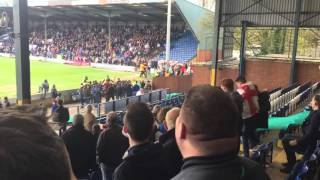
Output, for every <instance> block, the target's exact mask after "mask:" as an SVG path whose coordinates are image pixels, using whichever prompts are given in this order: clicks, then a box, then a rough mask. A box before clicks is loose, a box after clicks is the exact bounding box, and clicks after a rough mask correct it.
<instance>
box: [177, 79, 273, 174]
mask: <svg viewBox="0 0 320 180" xmlns="http://www.w3.org/2000/svg"><path fill="white" fill-rule="evenodd" d="M239 116H240V114H239V111H238V109H237V107H236V105H235V103H234V102H233V101H232V99H231V97H230V96H229V95H227V94H226V93H224V92H223V91H222V90H220V89H219V88H215V87H212V86H210V85H201V86H196V87H193V88H192V89H191V90H190V91H189V93H188V95H187V97H186V99H185V101H184V103H183V106H182V108H181V112H180V115H179V117H178V119H177V121H176V133H175V136H176V140H177V144H178V147H179V149H180V151H181V154H182V156H183V158H184V164H183V166H182V170H181V171H180V173H179V174H178V175H177V176H176V177H174V178H173V179H172V180H208V179H223V180H239V179H240V180H268V179H269V177H268V175H267V174H266V173H265V172H264V170H263V169H262V167H260V166H259V164H257V163H255V162H253V161H251V160H249V159H246V158H241V157H239V156H238V152H239V144H240V143H239V141H240V139H239V132H238V124H239Z"/></svg>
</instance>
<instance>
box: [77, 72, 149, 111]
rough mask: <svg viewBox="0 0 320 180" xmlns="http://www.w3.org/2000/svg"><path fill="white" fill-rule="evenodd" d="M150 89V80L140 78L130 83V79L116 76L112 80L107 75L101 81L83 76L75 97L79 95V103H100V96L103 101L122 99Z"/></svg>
mask: <svg viewBox="0 0 320 180" xmlns="http://www.w3.org/2000/svg"><path fill="white" fill-rule="evenodd" d="M151 90H152V85H151V81H149V80H147V81H144V80H141V81H135V82H134V83H132V82H131V81H130V80H121V79H120V78H118V79H117V80H115V81H113V80H111V79H110V78H109V77H107V78H106V79H105V80H103V81H100V82H98V81H89V80H88V77H85V79H84V81H83V82H82V83H81V87H80V89H79V92H78V93H77V94H75V95H74V96H75V97H79V98H80V101H81V105H82V106H84V105H85V104H97V103H101V101H102V98H105V101H106V102H108V101H110V100H116V99H122V98H126V97H130V96H139V95H143V94H144V93H148V92H150V91H151Z"/></svg>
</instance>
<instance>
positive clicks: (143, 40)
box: [0, 24, 184, 65]
mask: <svg viewBox="0 0 320 180" xmlns="http://www.w3.org/2000/svg"><path fill="white" fill-rule="evenodd" d="M107 29H108V28H107V27H106V26H103V25H94V26H87V25H80V24H78V25H65V24H63V25H62V24H61V25H58V24H50V25H48V28H47V39H45V32H44V28H43V26H42V25H41V26H40V25H39V26H37V27H33V28H31V29H30V35H29V44H30V45H29V49H30V53H31V54H32V55H33V56H41V57H48V58H62V59H64V60H72V61H82V62H95V63H108V64H121V65H123V64H125V65H139V64H140V63H147V62H148V60H149V59H151V58H152V56H155V55H156V54H154V53H153V52H154V51H156V50H158V51H162V50H163V48H164V47H165V41H166V27H165V26H164V25H160V24H158V25H114V26H112V27H111V41H110V44H109V37H108V31H107ZM172 31H173V32H172V39H173V40H174V39H177V38H178V37H180V36H181V34H182V33H183V32H184V28H183V27H174V28H173V30H172ZM12 51H14V49H13V43H2V44H1V48H0V52H12Z"/></svg>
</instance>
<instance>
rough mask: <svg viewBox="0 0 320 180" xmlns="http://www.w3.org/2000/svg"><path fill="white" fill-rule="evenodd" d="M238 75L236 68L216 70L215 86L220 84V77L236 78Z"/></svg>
mask: <svg viewBox="0 0 320 180" xmlns="http://www.w3.org/2000/svg"><path fill="white" fill-rule="evenodd" d="M237 77H238V69H237V68H222V69H218V72H217V86H220V82H221V81H222V79H236V78H237Z"/></svg>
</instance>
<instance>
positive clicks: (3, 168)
mask: <svg viewBox="0 0 320 180" xmlns="http://www.w3.org/2000/svg"><path fill="white" fill-rule="evenodd" d="M44 114H45V113H44V111H42V110H39V109H35V108H31V107H29V106H22V107H18V108H16V109H7V110H3V111H0V179H1V180H21V179H46V180H70V165H69V159H68V156H67V152H66V150H65V147H64V143H63V141H62V140H61V139H60V138H59V137H58V136H57V135H56V134H55V133H54V131H53V130H52V129H51V128H50V127H49V125H48V124H47V119H46V118H45V116H44Z"/></svg>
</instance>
